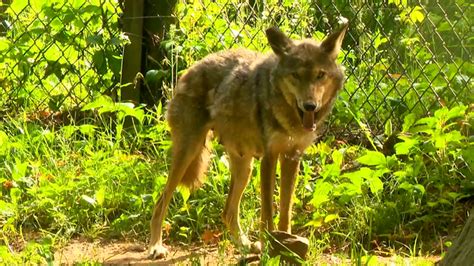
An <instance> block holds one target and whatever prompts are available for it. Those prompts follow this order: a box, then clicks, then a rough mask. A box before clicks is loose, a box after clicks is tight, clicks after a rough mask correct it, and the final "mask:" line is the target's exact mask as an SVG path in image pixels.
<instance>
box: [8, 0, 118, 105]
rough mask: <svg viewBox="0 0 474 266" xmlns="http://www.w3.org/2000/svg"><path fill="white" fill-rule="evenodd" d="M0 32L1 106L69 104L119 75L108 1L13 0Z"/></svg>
mask: <svg viewBox="0 0 474 266" xmlns="http://www.w3.org/2000/svg"><path fill="white" fill-rule="evenodd" d="M6 14H7V15H8V16H9V17H8V18H7V19H6V20H5V21H2V23H5V24H7V25H10V27H9V28H8V29H7V31H6V35H5V36H0V84H1V86H2V88H3V89H2V90H0V96H1V97H0V106H1V107H2V109H3V108H7V107H8V108H20V107H21V108H25V109H30V110H38V109H40V110H43V109H50V110H52V111H57V110H59V109H60V108H62V109H64V108H71V107H75V106H76V105H78V104H80V103H82V102H84V101H86V100H89V99H90V98H92V97H96V96H98V95H100V94H101V93H104V92H105V91H107V90H108V91H110V90H112V89H114V86H115V85H116V84H117V83H118V80H119V78H120V67H121V56H120V47H121V46H122V45H123V44H124V38H123V37H121V36H120V35H119V34H118V31H117V26H116V25H114V24H115V23H116V22H117V19H118V14H117V12H116V4H114V3H113V1H100V0H88V1H72V2H71V1H64V0H53V1H40V0H32V1H31V0H30V1H26V0H15V1H13V2H12V3H11V5H9V6H8V8H7V10H6Z"/></svg>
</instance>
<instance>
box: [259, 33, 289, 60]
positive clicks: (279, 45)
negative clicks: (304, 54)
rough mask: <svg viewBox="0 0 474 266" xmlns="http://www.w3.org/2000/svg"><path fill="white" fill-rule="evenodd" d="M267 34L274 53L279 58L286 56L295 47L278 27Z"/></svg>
mask: <svg viewBox="0 0 474 266" xmlns="http://www.w3.org/2000/svg"><path fill="white" fill-rule="evenodd" d="M265 33H266V34H267V39H268V42H269V43H270V46H271V47H272V50H273V52H275V54H277V55H278V56H283V55H286V54H287V53H288V51H289V50H290V48H291V47H292V46H293V41H292V40H291V39H290V38H288V36H286V35H285V34H284V33H283V32H281V31H280V30H279V29H278V28H277V27H271V28H268V29H267V30H266V31H265Z"/></svg>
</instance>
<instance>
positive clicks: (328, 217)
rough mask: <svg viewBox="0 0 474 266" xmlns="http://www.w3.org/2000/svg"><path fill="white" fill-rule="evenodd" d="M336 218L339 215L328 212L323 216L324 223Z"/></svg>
mask: <svg viewBox="0 0 474 266" xmlns="http://www.w3.org/2000/svg"><path fill="white" fill-rule="evenodd" d="M336 219H339V215H337V214H329V215H327V216H326V217H324V222H325V223H329V222H331V221H334V220H336Z"/></svg>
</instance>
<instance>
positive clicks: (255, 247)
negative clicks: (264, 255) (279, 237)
mask: <svg viewBox="0 0 474 266" xmlns="http://www.w3.org/2000/svg"><path fill="white" fill-rule="evenodd" d="M250 252H251V253H255V254H259V253H261V252H262V243H261V242H260V241H255V242H253V243H252V246H251V247H250Z"/></svg>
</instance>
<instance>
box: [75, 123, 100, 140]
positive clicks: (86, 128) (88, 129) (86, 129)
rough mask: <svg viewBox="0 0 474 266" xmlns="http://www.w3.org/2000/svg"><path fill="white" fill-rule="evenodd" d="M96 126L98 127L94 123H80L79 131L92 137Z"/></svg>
mask: <svg viewBox="0 0 474 266" xmlns="http://www.w3.org/2000/svg"><path fill="white" fill-rule="evenodd" d="M96 128H97V127H96V126H94V125H88V124H85V125H80V126H79V131H80V132H81V133H82V134H84V135H87V136H90V137H91V136H93V135H94V133H95V129H96Z"/></svg>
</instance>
